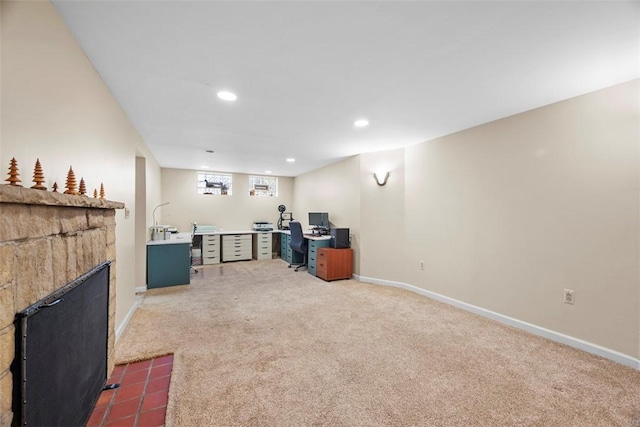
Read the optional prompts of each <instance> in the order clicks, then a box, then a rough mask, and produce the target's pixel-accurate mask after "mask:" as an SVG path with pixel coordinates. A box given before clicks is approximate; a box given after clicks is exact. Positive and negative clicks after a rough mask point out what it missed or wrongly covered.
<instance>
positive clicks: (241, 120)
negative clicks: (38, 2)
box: [53, 0, 640, 176]
mask: <svg viewBox="0 0 640 427" xmlns="http://www.w3.org/2000/svg"><path fill="white" fill-rule="evenodd" d="M53 3H54V5H55V7H56V9H57V10H58V11H59V13H60V15H61V16H62V18H63V19H64V21H65V22H66V23H67V25H68V26H69V28H70V29H71V31H72V32H73V34H74V35H75V37H76V39H77V40H78V42H79V43H80V45H81V46H82V48H83V49H84V51H85V52H86V54H87V56H88V57H89V59H90V60H91V62H92V63H93V65H94V67H95V68H96V70H98V72H99V73H100V75H101V76H102V78H103V79H104V81H105V82H106V84H107V86H108V87H109V89H110V90H111V92H112V93H113V95H114V96H115V98H116V99H117V100H118V101H119V103H120V105H121V106H122V108H123V109H124V110H125V112H126V113H127V115H128V116H129V118H130V120H131V122H132V123H133V125H134V126H135V127H136V129H137V130H138V132H139V133H140V135H141V136H142V138H143V139H144V141H145V143H146V144H147V146H148V147H149V148H150V149H151V151H152V152H153V153H154V155H155V157H156V159H157V160H158V162H159V163H160V165H161V166H162V167H170V168H184V169H201V168H202V167H203V166H208V167H209V168H210V169H211V170H215V171H222V172H224V171H226V172H242V173H257V174H263V173H264V172H265V171H267V170H270V171H272V172H273V173H274V175H280V176H296V175H299V174H301V173H304V172H307V171H310V170H313V169H316V168H319V167H322V166H324V165H327V164H329V163H332V162H335V161H337V160H340V159H342V158H344V157H346V156H350V155H354V154H358V153H362V152H371V151H379V150H387V149H394V148H399V147H404V146H407V145H412V144H416V143H419V142H422V141H425V140H429V139H432V138H435V137H438V136H442V135H446V134H450V133H453V132H456V131H459V130H462V129H466V128H469V127H472V126H475V125H478V124H482V123H486V122H489V121H492V120H496V119H499V118H502V117H506V116H510V115H513V114H516V113H519V112H522V111H526V110H530V109H532V108H536V107H540V106H543V105H547V104H550V103H553V102H556V101H559V100H563V99H566V98H570V97H573V96H577V95H580V94H583V93H587V92H591V91H594V90H597V89H600V88H603V87H607V86H611V85H614V84H617V83H621V82H624V81H628V80H631V79H634V78H638V77H640V2H638V1H634V2H630V1H627V2H595V1H569V2H548V1H546V2H544V1H543V2H532V1H509V2H507V1H496V2H486V1H471V2H459V1H456V2H444V1H430V2H426V1H424V2H421V1H413V2H400V1H387V2H383V1H371V2H367V1H324V2H314V1H286V2H280V1H256V2H249V1H235V2H231V1H224V2H223V1H198V2H192V1H178V0H176V1H68V0H53ZM222 89H227V90H231V91H233V92H235V93H236V94H237V95H238V100H237V101H235V102H234V103H229V102H225V101H221V100H219V99H218V98H217V97H216V95H215V94H216V92H217V91H219V90H222ZM362 117H364V118H367V119H368V120H369V122H370V125H369V126H368V127H367V128H364V129H357V128H355V127H354V126H353V123H354V121H355V120H356V119H358V118H362ZM207 149H210V150H214V151H215V153H214V154H207V153H205V150H207ZM287 157H294V158H295V159H296V162H295V163H287V162H286V161H285V159H286V158H287Z"/></svg>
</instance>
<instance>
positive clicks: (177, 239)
mask: <svg viewBox="0 0 640 427" xmlns="http://www.w3.org/2000/svg"><path fill="white" fill-rule="evenodd" d="M167 237H169V238H168V239H167V240H149V241H148V242H147V246H151V245H178V244H181V243H185V244H191V233H167Z"/></svg>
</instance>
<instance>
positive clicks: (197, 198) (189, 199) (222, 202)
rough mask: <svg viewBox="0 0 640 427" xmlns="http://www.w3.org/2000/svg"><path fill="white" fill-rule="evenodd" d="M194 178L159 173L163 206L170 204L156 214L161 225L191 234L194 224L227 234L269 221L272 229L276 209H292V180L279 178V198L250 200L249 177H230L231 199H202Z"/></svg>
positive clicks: (184, 172)
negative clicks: (170, 226)
mask: <svg viewBox="0 0 640 427" xmlns="http://www.w3.org/2000/svg"><path fill="white" fill-rule="evenodd" d="M208 173H210V172H208ZM197 175H198V171H194V170H186V169H168V168H163V169H162V203H165V202H170V204H168V205H166V206H162V207H161V208H159V209H158V210H157V211H156V219H157V220H158V222H159V223H160V224H165V225H173V226H176V227H178V230H180V231H190V230H191V228H190V227H191V223H193V222H196V223H198V224H200V225H216V226H217V227H218V229H219V230H227V231H230V230H250V229H251V228H252V226H253V222H254V221H270V222H273V225H274V227H275V226H276V222H277V220H278V218H279V216H280V213H279V212H278V206H279V205H286V206H287V207H289V206H291V205H292V201H293V178H287V177H278V197H255V196H249V175H246V174H232V176H233V177H232V179H233V184H232V186H233V187H232V194H231V195H229V196H220V195H214V196H205V195H198V194H196V185H197V179H198V178H197ZM152 211H153V208H151V210H150V211H149V216H150V217H151V213H152Z"/></svg>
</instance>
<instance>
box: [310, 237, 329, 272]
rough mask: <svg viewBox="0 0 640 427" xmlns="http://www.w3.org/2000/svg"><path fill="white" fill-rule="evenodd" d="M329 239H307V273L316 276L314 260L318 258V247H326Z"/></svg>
mask: <svg viewBox="0 0 640 427" xmlns="http://www.w3.org/2000/svg"><path fill="white" fill-rule="evenodd" d="M328 247H329V240H311V239H309V255H308V257H309V258H308V259H307V265H308V268H307V271H308V272H309V274H311V275H313V276H316V275H317V274H316V262H317V259H318V249H320V248H328Z"/></svg>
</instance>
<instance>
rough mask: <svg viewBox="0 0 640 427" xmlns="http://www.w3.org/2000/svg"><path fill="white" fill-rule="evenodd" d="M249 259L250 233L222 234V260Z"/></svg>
mask: <svg viewBox="0 0 640 427" xmlns="http://www.w3.org/2000/svg"><path fill="white" fill-rule="evenodd" d="M250 259H251V234H224V235H223V236H222V262H228V261H242V260H250Z"/></svg>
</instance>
